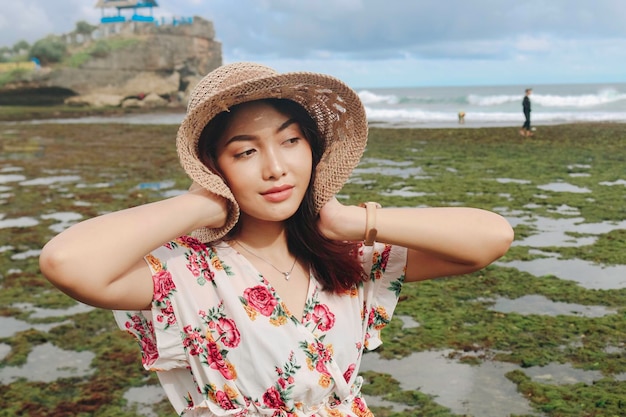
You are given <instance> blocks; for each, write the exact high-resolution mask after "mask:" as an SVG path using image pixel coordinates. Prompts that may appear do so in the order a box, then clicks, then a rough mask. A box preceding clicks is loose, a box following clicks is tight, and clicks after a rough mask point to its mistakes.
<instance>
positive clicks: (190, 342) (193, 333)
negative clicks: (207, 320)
mask: <svg viewBox="0 0 626 417" xmlns="http://www.w3.org/2000/svg"><path fill="white" fill-rule="evenodd" d="M183 331H184V332H185V339H184V340H183V346H184V347H185V348H188V349H189V354H190V355H193V356H197V355H200V354H201V353H202V352H204V349H203V347H202V344H203V343H204V337H203V336H202V335H201V334H200V332H198V331H197V330H192V329H191V326H185V328H184V329H183Z"/></svg>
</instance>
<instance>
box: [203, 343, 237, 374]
mask: <svg viewBox="0 0 626 417" xmlns="http://www.w3.org/2000/svg"><path fill="white" fill-rule="evenodd" d="M207 362H208V364H209V366H210V367H211V368H213V369H217V370H218V371H220V373H221V374H222V376H223V377H224V378H226V379H233V378H234V377H235V375H234V373H233V371H232V369H231V368H230V367H229V366H228V364H227V363H226V361H225V360H224V357H223V356H222V352H220V348H219V347H218V346H217V343H215V342H210V343H209V344H208V346H207Z"/></svg>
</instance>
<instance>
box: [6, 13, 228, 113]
mask: <svg viewBox="0 0 626 417" xmlns="http://www.w3.org/2000/svg"><path fill="white" fill-rule="evenodd" d="M62 38H63V39H64V40H65V42H66V44H67V45H68V51H69V55H70V56H69V57H68V58H67V59H65V60H64V61H63V63H62V64H60V65H59V64H57V65H55V66H53V67H49V68H38V69H35V70H33V71H31V72H29V73H27V74H23V75H22V76H21V77H20V79H19V80H15V81H12V82H9V83H7V84H5V85H3V86H2V87H0V105H34V104H59V103H63V102H65V103H67V104H70V105H88V106H124V107H141V106H145V105H151V106H163V105H167V104H168V103H172V104H174V105H176V104H179V105H181V104H184V103H185V102H186V98H187V94H188V91H189V88H190V87H192V86H193V85H195V84H196V83H197V81H199V79H200V78H201V77H203V76H204V75H206V74H207V73H208V72H209V71H211V70H213V69H215V68H217V67H218V66H220V65H221V64H222V53H221V44H220V43H219V42H217V41H215V30H214V28H213V23H212V22H210V21H208V20H205V19H203V18H200V17H194V18H193V20H192V21H191V22H190V23H185V24H178V25H159V26H157V25H155V24H153V23H146V22H121V23H107V24H101V25H100V26H98V29H97V30H96V31H95V32H94V34H93V36H91V37H88V38H83V39H77V36H76V35H72V36H69V35H64V36H63V37H62ZM96 44H98V45H97V46H100V47H102V46H105V47H106V48H104V51H102V50H100V51H98V52H97V53H95V52H94V50H95V49H94V46H95V45H96ZM100 49H103V48H100Z"/></svg>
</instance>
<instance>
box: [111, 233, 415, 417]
mask: <svg viewBox="0 0 626 417" xmlns="http://www.w3.org/2000/svg"><path fill="white" fill-rule="evenodd" d="M359 255H360V257H361V259H362V262H363V266H364V268H365V271H370V279H369V280H368V281H367V282H365V283H363V284H362V285H359V286H357V287H355V288H354V289H353V290H352V291H350V292H346V293H345V294H341V295H337V294H332V293H328V292H325V291H322V290H321V289H320V285H319V283H318V282H317V281H316V279H315V278H314V277H313V276H311V278H310V282H309V288H308V294H307V301H306V305H305V310H304V312H303V314H302V320H300V319H298V318H296V316H294V315H292V314H290V313H289V311H288V310H287V308H286V306H285V304H284V303H283V302H282V301H281V299H280V296H279V294H277V293H276V291H275V290H274V289H273V287H272V286H271V285H270V284H269V282H268V281H267V280H266V279H265V278H264V277H263V276H262V275H261V274H260V273H259V272H258V271H257V270H256V269H255V268H254V267H253V266H252V264H251V263H250V262H248V260H247V259H246V258H245V257H244V256H242V255H241V254H240V253H238V252H237V251H236V250H235V249H233V248H232V247H230V246H229V245H227V244H225V243H217V244H213V245H208V246H207V245H204V244H202V243H200V242H198V241H197V240H195V239H193V238H191V237H188V236H184V237H180V238H178V239H176V240H174V241H172V242H169V243H167V244H166V245H164V246H162V247H161V248H159V249H157V250H155V251H154V252H152V253H151V254H150V255H148V256H147V257H146V260H147V261H148V264H149V265H150V268H151V270H152V273H153V280H154V299H153V302H152V309H151V310H146V311H115V312H114V315H115V318H116V320H117V322H118V324H119V326H120V327H121V328H122V329H124V330H126V331H128V332H130V333H131V334H132V335H134V336H135V337H136V338H137V340H138V341H139V343H140V346H141V350H142V359H143V364H144V367H145V368H146V369H148V370H153V371H156V372H157V375H158V377H159V380H160V382H161V384H162V385H163V388H164V389H165V392H166V394H167V396H168V398H169V400H170V402H171V403H172V405H173V406H174V408H175V409H176V411H177V412H178V413H179V414H180V415H181V416H185V417H189V416H203V417H204V416H206V417H212V416H276V417H279V416H280V417H303V416H309V417H313V416H315V417H327V416H328V417H340V416H357V417H361V416H371V415H372V414H371V412H370V411H369V409H368V408H367V405H366V404H365V402H364V401H363V399H362V397H361V394H360V386H361V377H359V376H357V371H358V369H359V364H360V361H361V355H362V353H363V350H364V349H369V350H371V349H375V348H376V347H378V346H379V345H380V344H381V340H380V330H381V329H382V328H383V327H384V326H385V325H386V324H387V323H388V322H389V320H390V319H391V315H392V313H393V310H394V308H395V306H396V303H397V300H398V296H399V293H400V289H401V287H402V282H403V280H404V272H405V266H406V249H404V248H401V247H396V246H389V245H383V244H380V243H376V244H375V245H374V246H373V247H365V246H361V247H360V252H359Z"/></svg>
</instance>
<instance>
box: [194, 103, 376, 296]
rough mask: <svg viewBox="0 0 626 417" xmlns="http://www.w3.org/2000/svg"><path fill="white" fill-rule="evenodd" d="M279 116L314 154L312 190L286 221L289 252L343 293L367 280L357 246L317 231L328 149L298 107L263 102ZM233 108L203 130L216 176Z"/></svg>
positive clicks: (203, 153)
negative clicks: (318, 187) (317, 188)
mask: <svg viewBox="0 0 626 417" xmlns="http://www.w3.org/2000/svg"><path fill="white" fill-rule="evenodd" d="M260 101H262V102H264V103H267V104H269V105H270V106H272V107H273V108H274V109H276V110H277V111H278V112H280V113H282V114H284V115H286V116H289V117H290V118H293V119H294V120H295V121H296V122H297V123H298V125H299V126H300V129H301V130H302V133H303V134H304V137H305V138H306V140H307V141H308V142H309V144H310V146H311V150H312V154H313V169H312V172H311V180H310V182H309V187H308V188H307V191H306V193H305V195H304V198H303V200H302V202H301V203H300V207H298V210H297V211H296V212H295V213H294V214H293V216H291V217H290V218H289V219H287V220H286V231H287V246H288V248H289V251H291V252H292V253H293V254H294V255H296V256H297V257H298V259H301V260H302V261H304V262H306V263H307V264H308V265H309V266H310V267H311V270H312V271H313V273H314V274H315V277H316V278H317V280H318V281H319V282H320V283H321V284H322V286H323V287H324V289H325V290H327V291H331V292H335V293H341V292H345V291H348V290H349V289H351V288H352V287H353V286H354V285H355V284H357V283H358V282H361V281H363V280H365V279H366V278H367V276H366V275H365V272H364V271H363V268H362V266H361V263H360V262H359V259H358V257H357V252H358V244H357V243H355V242H344V241H335V240H330V239H327V238H326V237H325V236H323V235H322V234H321V233H320V231H319V230H318V228H317V219H318V216H317V213H316V212H315V202H314V188H313V185H314V184H315V168H316V167H317V164H318V163H319V161H320V159H321V158H322V155H323V153H324V149H325V141H324V138H323V137H322V136H321V135H320V133H319V130H318V128H317V124H316V123H315V121H314V120H313V118H312V117H311V116H310V115H309V113H308V112H307V111H306V110H305V109H304V107H302V106H300V105H299V104H298V103H296V102H294V101H291V100H287V99H263V100H260ZM236 107H237V106H233V107H232V108H231V109H230V110H231V111H228V112H226V111H225V112H222V113H219V114H218V115H217V116H215V117H214V118H213V119H212V120H211V121H210V122H209V123H208V124H207V125H206V127H205V128H204V129H203V131H202V134H201V135H200V140H199V142H198V155H199V156H200V160H201V161H202V163H204V164H205V165H206V166H207V167H208V168H209V169H211V170H212V171H213V172H215V173H217V174H218V175H221V174H220V171H219V169H218V168H217V162H216V161H217V142H218V139H219V137H220V136H221V134H222V133H223V132H224V130H225V128H226V126H227V124H228V122H229V121H230V119H231V117H232V114H233V113H234V112H233V110H235V109H236ZM238 226H239V223H237V224H236V225H235V227H233V229H232V230H231V231H230V232H228V234H227V235H226V237H225V238H224V239H225V240H228V239H232V238H233V237H234V236H236V235H237V231H238V229H239V227H238Z"/></svg>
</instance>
